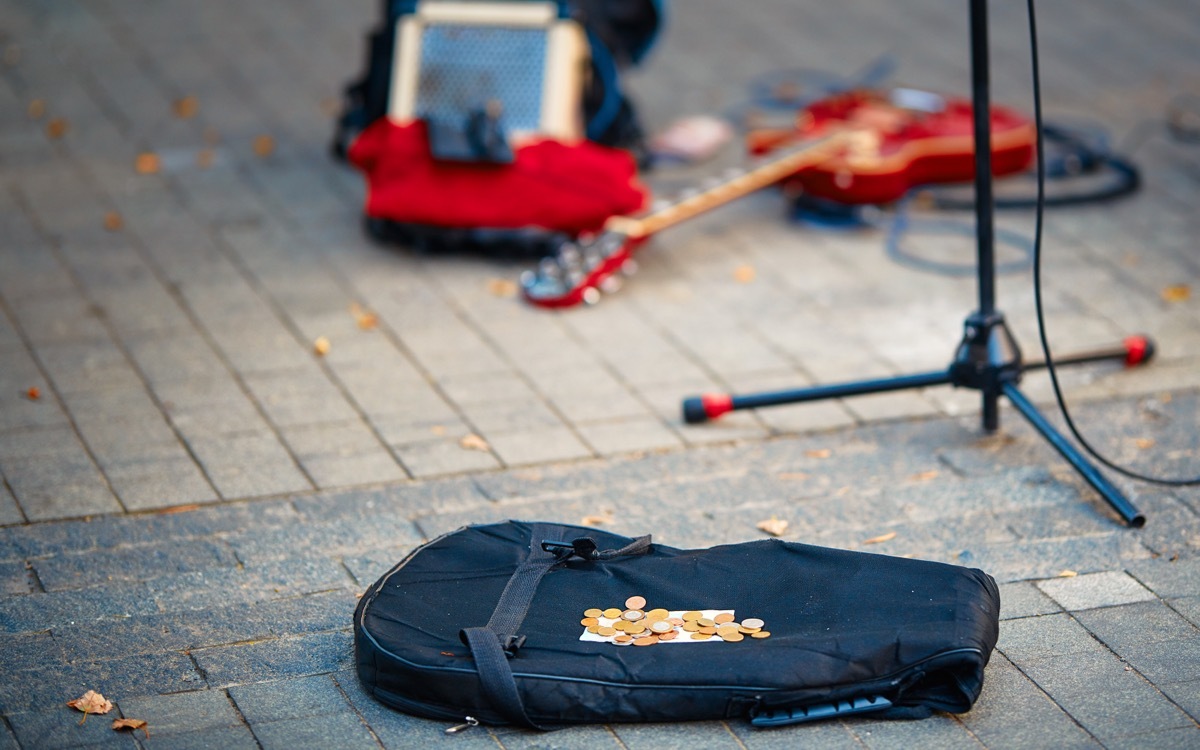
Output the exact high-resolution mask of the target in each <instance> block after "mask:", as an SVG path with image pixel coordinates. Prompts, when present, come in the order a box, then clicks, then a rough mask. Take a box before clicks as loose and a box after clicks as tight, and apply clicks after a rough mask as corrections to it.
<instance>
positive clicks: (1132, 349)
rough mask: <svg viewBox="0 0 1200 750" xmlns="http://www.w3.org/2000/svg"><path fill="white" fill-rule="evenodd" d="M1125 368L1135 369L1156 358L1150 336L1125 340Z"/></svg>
mask: <svg viewBox="0 0 1200 750" xmlns="http://www.w3.org/2000/svg"><path fill="white" fill-rule="evenodd" d="M1122 343H1124V344H1125V366H1126V367H1133V366H1134V365H1140V364H1142V363H1143V362H1149V361H1150V358H1151V357H1153V356H1154V342H1153V341H1151V340H1150V337H1149V336H1130V337H1128V338H1126V339H1125V341H1124V342H1122Z"/></svg>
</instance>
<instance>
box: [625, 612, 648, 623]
mask: <svg viewBox="0 0 1200 750" xmlns="http://www.w3.org/2000/svg"><path fill="white" fill-rule="evenodd" d="M645 616H646V613H645V612H643V611H642V610H640V609H627V610H625V611H624V612H622V613H621V617H623V618H625V619H626V620H629V621H630V622H633V621H634V620H640V619H642V618H643V617H645Z"/></svg>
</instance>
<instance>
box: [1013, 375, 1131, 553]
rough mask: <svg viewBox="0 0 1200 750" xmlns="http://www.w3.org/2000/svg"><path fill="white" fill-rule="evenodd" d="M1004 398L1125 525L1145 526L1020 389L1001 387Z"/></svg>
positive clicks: (1094, 468) (1119, 494)
mask: <svg viewBox="0 0 1200 750" xmlns="http://www.w3.org/2000/svg"><path fill="white" fill-rule="evenodd" d="M1002 388H1003V390H1004V395H1005V396H1007V397H1008V400H1009V401H1011V402H1012V405H1013V406H1015V407H1016V408H1017V411H1019V412H1021V414H1022V415H1023V416H1024V417H1025V418H1026V419H1028V420H1029V423H1030V424H1031V425H1033V427H1034V429H1035V430H1037V431H1038V432H1040V433H1041V434H1042V437H1044V438H1046V440H1047V441H1049V443H1050V444H1051V445H1053V446H1054V447H1055V449H1057V450H1058V452H1059V453H1060V454H1062V457H1063V458H1065V459H1067V461H1068V462H1069V463H1070V464H1071V465H1072V466H1074V467H1075V470H1076V471H1078V472H1079V474H1080V475H1081V476H1082V477H1083V478H1084V479H1086V480H1087V483H1088V484H1090V485H1092V487H1093V488H1094V489H1095V490H1096V491H1097V492H1099V493H1100V496H1101V497H1103V498H1104V499H1105V501H1107V502H1108V504H1109V505H1111V506H1112V507H1113V510H1115V511H1116V512H1117V514H1118V515H1119V516H1121V518H1123V519H1125V522H1126V523H1128V524H1129V525H1130V526H1132V527H1134V528H1135V529H1140V528H1141V527H1142V526H1143V525H1145V523H1146V517H1145V516H1143V515H1142V513H1141V511H1139V510H1138V509H1137V508H1136V507H1134V505H1133V503H1131V502H1129V499H1128V498H1126V497H1125V495H1124V494H1123V493H1122V492H1121V490H1119V489H1117V487H1116V485H1114V484H1113V483H1112V482H1110V481H1108V478H1107V477H1105V476H1104V475H1103V474H1101V473H1100V470H1099V469H1097V468H1096V467H1095V466H1093V465H1092V464H1090V463H1089V462H1088V460H1087V459H1086V458H1084V456H1083V454H1082V453H1080V452H1079V449H1078V448H1076V447H1075V446H1074V445H1072V444H1071V443H1069V442H1067V439H1066V438H1065V437H1063V435H1062V433H1060V432H1059V431H1058V430H1056V429H1054V425H1052V424H1050V422H1048V421H1047V420H1046V418H1045V417H1043V416H1042V414H1041V412H1039V411H1038V410H1037V407H1036V406H1034V405H1033V404H1032V403H1031V402H1030V401H1029V399H1027V398H1025V394H1023V393H1021V391H1020V389H1019V388H1017V387H1016V386H1015V385H1013V384H1012V383H1006V384H1004V385H1003V386H1002Z"/></svg>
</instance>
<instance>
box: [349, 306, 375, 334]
mask: <svg viewBox="0 0 1200 750" xmlns="http://www.w3.org/2000/svg"><path fill="white" fill-rule="evenodd" d="M350 314H351V315H353V316H354V322H355V323H357V324H358V327H359V328H361V329H362V330H364V331H370V330H373V329H375V328H377V327H379V316H378V315H376V314H375V313H373V312H371V311H370V310H368V309H366V308H365V307H363V306H362V305H360V304H358V303H357V302H355V303H353V304H351V305H350Z"/></svg>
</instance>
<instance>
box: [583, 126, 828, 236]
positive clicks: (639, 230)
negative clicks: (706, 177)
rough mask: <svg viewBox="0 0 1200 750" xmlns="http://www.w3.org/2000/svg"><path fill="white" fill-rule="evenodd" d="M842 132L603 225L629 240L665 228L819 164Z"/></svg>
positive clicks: (613, 218)
mask: <svg viewBox="0 0 1200 750" xmlns="http://www.w3.org/2000/svg"><path fill="white" fill-rule="evenodd" d="M845 138H846V136H845V135H844V134H840V133H839V134H833V135H828V136H825V137H823V138H819V139H817V140H813V141H809V142H808V143H806V144H804V145H802V146H799V147H797V148H794V149H789V150H788V151H786V152H785V153H783V154H782V155H780V156H777V157H773V158H772V159H771V160H770V161H768V162H766V163H764V164H760V165H759V166H756V167H753V168H751V169H750V170H748V171H746V172H743V173H741V174H739V175H737V176H736V177H733V178H731V179H729V180H726V181H724V182H722V183H720V184H718V185H715V186H713V187H711V188H708V189H706V190H702V191H700V192H698V193H696V194H694V195H690V196H688V197H686V198H683V199H681V200H678V201H676V202H674V203H672V204H670V205H668V206H666V207H665V208H661V209H658V210H655V211H651V212H649V213H647V214H643V215H641V216H614V217H612V218H611V219H609V220H608V221H607V222H605V224H604V229H605V230H606V231H612V232H617V233H619V234H622V235H624V236H625V237H627V238H629V239H633V240H635V239H641V238H643V237H649V236H650V235H652V234H655V233H657V232H661V231H662V230H664V229H668V228H670V227H673V226H675V225H676V224H678V223H680V222H682V221H685V220H687V219H690V218H692V217H693V216H697V215H699V214H702V213H704V212H705V211H710V210H712V209H714V208H717V207H718V206H723V205H725V204H726V203H729V202H730V201H733V200H736V199H738V198H741V197H742V196H744V195H749V194H750V193H753V192H754V191H756V190H761V189H763V188H765V187H767V186H769V185H774V184H775V183H777V182H779V181H780V180H782V179H784V178H785V177H788V176H789V175H791V174H793V173H795V172H797V171H799V170H801V169H804V168H805V167H809V166H812V165H814V164H818V163H820V162H823V161H825V160H826V159H829V158H830V157H831V156H833V155H835V154H836V153H837V152H838V150H839V149H841V148H842V146H843V141H844V140H845Z"/></svg>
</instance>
